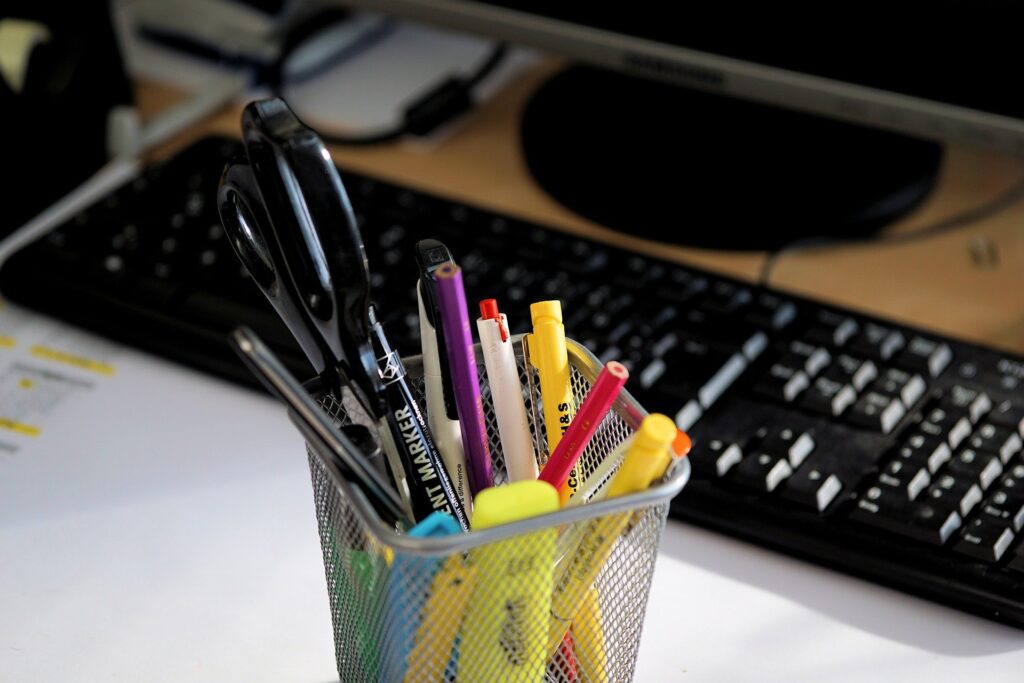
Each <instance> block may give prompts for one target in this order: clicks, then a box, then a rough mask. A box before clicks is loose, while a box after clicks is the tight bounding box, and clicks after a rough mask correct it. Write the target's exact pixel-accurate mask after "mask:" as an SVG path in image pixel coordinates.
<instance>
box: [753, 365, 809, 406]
mask: <svg viewBox="0 0 1024 683" xmlns="http://www.w3.org/2000/svg"><path fill="white" fill-rule="evenodd" d="M809 385H810V380H809V379H808V378H807V375H806V374H805V373H804V371H803V370H797V369H796V368H792V367H789V366H786V365H782V364H780V363H775V364H773V365H772V366H771V367H770V368H768V373H767V374H766V375H765V376H764V377H762V378H761V379H760V380H759V381H758V383H757V384H756V385H755V386H754V391H756V392H757V393H759V394H762V395H764V396H769V397H771V398H774V399H778V400H782V401H785V402H786V403H792V402H793V401H794V400H795V399H796V397H797V396H799V395H800V394H801V393H802V392H803V391H804V390H805V389H806V388H807V387H808V386H809Z"/></svg>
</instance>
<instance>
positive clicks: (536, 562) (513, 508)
mask: <svg viewBox="0 0 1024 683" xmlns="http://www.w3.org/2000/svg"><path fill="white" fill-rule="evenodd" d="M558 507H559V506H558V492H557V491H556V490H555V488H554V487H553V486H551V484H548V483H547V482H544V481H536V480H534V481H517V482H515V483H512V484H508V485H506V486H501V487H498V488H489V489H485V490H483V491H481V492H480V493H479V494H477V496H476V499H475V501H474V503H473V519H472V524H471V526H472V528H473V529H486V528H489V527H494V526H499V525H502V524H506V523H508V522H514V521H517V520H521V519H525V518H527V517H533V516H534V515H542V514H544V513H547V512H554V511H555V510H557V509H558ZM556 533H557V531H556V529H555V528H553V527H549V528H545V529H540V530H538V531H535V532H532V533H530V534H528V535H526V536H517V537H515V538H511V539H508V540H505V541H497V542H495V543H490V544H487V545H484V546H482V547H480V548H478V549H476V550H474V551H472V553H471V558H472V562H473V564H474V565H476V569H477V576H476V588H475V590H474V591H473V597H472V599H471V600H470V602H469V609H468V610H467V611H466V619H465V622H464V624H463V629H462V643H461V645H460V646H459V656H458V660H459V661H458V676H457V680H460V681H503V682H504V683H516V682H519V681H524V682H525V681H529V682H530V683H536V681H540V680H542V679H543V677H544V669H545V665H546V660H547V657H546V656H545V655H546V653H545V651H544V640H545V638H546V637H547V633H545V627H546V626H547V623H548V612H549V610H550V608H551V588H552V583H553V580H554V555H555V534H556ZM559 640H561V638H559ZM410 668H411V667H410Z"/></svg>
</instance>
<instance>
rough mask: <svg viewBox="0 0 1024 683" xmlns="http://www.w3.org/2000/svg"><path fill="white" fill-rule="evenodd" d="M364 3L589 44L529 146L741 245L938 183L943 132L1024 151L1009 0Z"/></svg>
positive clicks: (670, 222) (884, 219)
mask: <svg viewBox="0 0 1024 683" xmlns="http://www.w3.org/2000/svg"><path fill="white" fill-rule="evenodd" d="M350 4H354V5H362V6H365V7H367V8H372V9H375V10H383V11H386V12H392V13H395V14H397V15H399V16H404V17H408V18H413V19H418V20H423V21H427V22H433V23H438V24H442V25H445V26H449V27H453V28H457V29H462V30H467V31H471V32H475V33H479V34H482V35H488V36H493V37H495V38H497V39H500V40H505V41H508V42H510V43H514V44H524V45H531V46H536V47H540V48H542V49H545V50H548V51H550V52H553V53H557V54H562V55H565V56H568V57H570V58H572V59H574V60H576V61H577V62H578V64H577V65H576V66H573V67H571V68H569V69H567V70H566V71H564V72H562V73H560V74H558V75H556V76H555V77H553V78H552V79H551V81H550V82H548V83H547V84H545V85H544V86H542V87H541V88H540V89H539V90H538V92H537V93H535V95H534V96H533V98H532V100H531V102H530V103H529V104H528V106H527V107H526V109H525V111H524V113H523V118H522V127H521V134H522V142H523V147H524V151H525V156H526V159H527V163H528V165H529V167H530V170H531V172H532V173H533V175H534V176H535V177H536V178H537V180H538V181H539V182H540V184H541V185H542V186H543V187H544V188H545V189H546V190H548V191H549V192H550V193H551V194H552V195H553V196H554V197H555V198H556V199H558V200H559V201H561V202H562V203H563V204H565V205H567V206H568V207H569V208H571V209H573V210H574V211H576V212H578V213H580V214H582V215H584V216H586V217H588V218H591V219H594V220H596V221H597V222H599V223H602V224H604V225H608V226H610V227H613V228H617V229H620V230H623V231H627V232H629V233H631V234H639V235H644V236H650V237H654V238H657V239H660V240H664V241H675V242H680V243H685V244H692V245H696V246H709V247H718V248H722V247H724V248H739V249H749V248H752V249H760V248H773V247H777V246H779V245H782V244H786V243H789V242H792V241H794V240H800V239H804V238H808V237H815V236H829V237H836V236H840V237H842V236H862V235H865V234H869V233H871V232H872V231H874V230H877V229H878V228H880V227H882V226H884V225H887V224H889V223H891V222H893V221H894V220H896V219H898V218H899V217H901V216H902V215H904V214H906V213H907V212H909V211H911V210H912V209H913V208H915V207H916V206H917V205H918V204H919V203H920V202H921V201H922V200H923V199H924V198H925V197H927V195H928V193H929V192H930V190H931V188H932V186H933V185H934V182H935V179H936V177H937V173H938V169H939V167H940V165H941V161H942V155H943V146H942V143H943V142H947V141H955V142H964V143H968V144H977V145H984V146H989V147H994V148H997V149H1000V150H1004V151H1009V152H1011V153H1017V154H1022V153H1024V95H1022V92H1024V91H1022V90H1021V89H1020V88H1018V87H1016V85H1015V84H1016V82H1017V78H1016V76H1017V71H1018V69H1017V64H1019V63H1020V57H1019V55H1018V52H1019V47H1018V46H1019V40H1018V39H1017V38H1016V37H1015V36H1014V34H1013V32H1014V30H1015V29H1016V27H1017V26H1018V25H1019V24H1018V22H1017V21H1016V19H1017V18H1018V17H1017V13H1016V12H1009V11H1007V10H1001V9H999V8H998V5H995V4H985V5H984V6H982V5H981V4H969V3H954V2H945V3H943V2H933V3H928V4H917V3H914V4H905V3H890V4H889V5H881V4H878V5H875V4H871V3H866V4H865V3H858V4H856V5H853V4H851V5H849V6H847V7H838V6H835V5H819V6H820V7H821V8H822V9H820V10H812V9H808V7H812V6H810V5H804V6H803V7H801V8H799V9H797V8H788V9H787V8H786V7H779V6H778V5H776V4H772V5H767V4H764V5H762V6H761V7H760V8H758V7H756V6H754V7H751V6H742V5H740V4H738V3H715V4H714V6H713V7H710V8H709V7H705V6H700V7H696V8H694V7H691V6H690V5H688V4H680V3H665V2H650V1H648V0H633V1H631V2H628V3H593V2H591V3H558V2H535V1H518V0H516V1H513V0H509V1H506V2H475V1H468V0H372V1H371V0H366V1H365V2H363V0H356V1H355V2H353V3H350ZM1011 15H1012V16H1011Z"/></svg>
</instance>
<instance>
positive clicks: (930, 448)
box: [896, 434, 953, 474]
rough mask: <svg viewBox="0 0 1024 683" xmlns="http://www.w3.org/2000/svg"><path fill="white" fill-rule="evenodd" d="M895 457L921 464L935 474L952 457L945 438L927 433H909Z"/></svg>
mask: <svg viewBox="0 0 1024 683" xmlns="http://www.w3.org/2000/svg"><path fill="white" fill-rule="evenodd" d="M896 457H898V458H900V459H902V460H904V461H905V462H908V463H912V464H923V465H924V466H925V467H927V468H928V471H929V472H931V473H932V474H935V473H936V472H938V471H939V468H940V467H942V466H943V465H945V464H946V463H947V462H949V461H950V459H952V457H953V451H952V449H950V447H949V444H948V443H947V442H946V440H945V439H943V438H941V437H937V436H930V435H928V434H911V435H910V436H909V437H908V438H907V440H906V441H905V442H904V444H903V445H902V446H900V448H899V449H898V450H897V452H896Z"/></svg>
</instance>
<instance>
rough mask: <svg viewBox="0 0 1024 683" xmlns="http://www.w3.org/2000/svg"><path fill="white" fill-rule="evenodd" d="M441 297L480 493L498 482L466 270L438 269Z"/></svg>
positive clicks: (473, 482)
mask: <svg viewBox="0 0 1024 683" xmlns="http://www.w3.org/2000/svg"><path fill="white" fill-rule="evenodd" d="M434 278H435V280H436V282H437V299H438V303H439V304H440V306H441V324H442V326H443V327H444V342H445V346H446V347H447V350H448V363H449V365H450V366H451V369H452V386H453V387H454V388H455V405H456V406H457V407H458V409H459V426H460V427H461V429H462V446H463V448H464V449H465V451H466V467H467V469H468V470H469V490H470V491H471V492H472V493H473V495H474V496H475V495H477V494H478V493H480V492H481V491H483V490H484V489H486V488H488V487H490V486H493V485H494V478H493V476H492V474H491V450H490V444H489V441H488V437H487V421H486V419H485V418H484V406H483V403H482V401H481V400H480V378H479V376H478V375H477V370H476V354H475V353H474V351H473V336H472V334H471V333H470V330H469V313H468V312H467V310H466V291H465V289H464V288H463V286H462V271H461V270H459V267H458V266H456V265H455V264H454V263H451V262H449V263H445V264H444V265H442V266H440V267H439V268H438V269H437V270H436V271H435V272H434Z"/></svg>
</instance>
